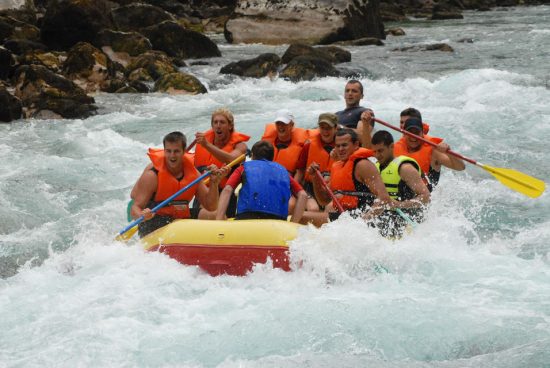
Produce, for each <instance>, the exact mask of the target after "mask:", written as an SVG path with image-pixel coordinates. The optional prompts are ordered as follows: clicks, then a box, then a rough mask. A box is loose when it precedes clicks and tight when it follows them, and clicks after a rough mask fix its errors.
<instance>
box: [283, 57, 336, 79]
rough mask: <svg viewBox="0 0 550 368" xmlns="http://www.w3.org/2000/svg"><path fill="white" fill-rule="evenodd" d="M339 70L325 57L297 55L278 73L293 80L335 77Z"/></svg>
mask: <svg viewBox="0 0 550 368" xmlns="http://www.w3.org/2000/svg"><path fill="white" fill-rule="evenodd" d="M339 74H340V73H339V72H338V71H337V70H336V69H335V68H334V66H333V65H332V64H331V63H330V62H329V61H327V60H326V59H322V58H317V57H313V56H307V55H306V56H298V57H295V58H294V59H292V60H291V61H290V62H289V63H288V65H287V66H286V67H285V68H284V69H283V71H282V72H281V73H280V74H279V76H280V77H281V78H286V79H289V80H291V81H293V82H298V81H301V80H312V79H314V78H317V77H337V76H339Z"/></svg>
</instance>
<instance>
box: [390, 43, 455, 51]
mask: <svg viewBox="0 0 550 368" xmlns="http://www.w3.org/2000/svg"><path fill="white" fill-rule="evenodd" d="M392 51H445V52H453V51H454V49H453V48H452V47H451V46H449V45H448V44H446V43H433V44H429V45H413V46H405V47H399V48H395V49H393V50H392Z"/></svg>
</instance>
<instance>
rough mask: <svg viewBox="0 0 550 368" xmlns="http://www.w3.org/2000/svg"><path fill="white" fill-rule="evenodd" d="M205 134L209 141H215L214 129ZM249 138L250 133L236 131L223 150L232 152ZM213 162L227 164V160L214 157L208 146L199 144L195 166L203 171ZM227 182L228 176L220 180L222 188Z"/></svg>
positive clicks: (220, 165)
mask: <svg viewBox="0 0 550 368" xmlns="http://www.w3.org/2000/svg"><path fill="white" fill-rule="evenodd" d="M204 135H205V137H206V140H207V141H208V142H210V143H214V136H215V133H214V131H213V130H212V129H210V130H208V131H207V132H206V133H204ZM249 139H250V136H249V135H246V134H243V133H239V132H235V131H234V132H232V133H231V137H230V138H229V141H228V142H227V144H226V145H225V146H223V147H222V150H223V151H225V152H232V151H233V150H234V149H235V146H236V145H237V144H239V143H241V142H248V140H249ZM212 164H214V165H216V166H217V167H222V166H224V165H225V162H221V161H220V160H218V159H217V158H216V157H214V155H212V154H211V153H210V152H209V151H208V150H207V149H206V148H204V147H203V146H201V145H200V144H199V145H197V148H196V149H195V167H196V168H197V169H198V170H199V171H200V172H203V171H205V170H206V167H207V166H209V165H212ZM226 182H227V178H223V179H222V180H221V181H220V188H223V187H225V183H226Z"/></svg>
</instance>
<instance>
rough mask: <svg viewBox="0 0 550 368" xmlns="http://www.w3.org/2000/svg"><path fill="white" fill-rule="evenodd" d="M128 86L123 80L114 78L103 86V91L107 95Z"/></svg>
mask: <svg viewBox="0 0 550 368" xmlns="http://www.w3.org/2000/svg"><path fill="white" fill-rule="evenodd" d="M127 86H128V84H127V83H126V81H125V80H124V79H122V78H112V79H108V80H106V81H105V82H103V83H102V85H101V91H102V92H107V93H116V91H118V90H119V89H121V88H125V87H127Z"/></svg>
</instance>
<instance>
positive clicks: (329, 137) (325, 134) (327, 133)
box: [319, 122, 336, 143]
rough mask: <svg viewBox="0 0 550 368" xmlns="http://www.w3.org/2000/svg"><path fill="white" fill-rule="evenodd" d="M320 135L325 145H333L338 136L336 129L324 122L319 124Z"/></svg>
mask: <svg viewBox="0 0 550 368" xmlns="http://www.w3.org/2000/svg"><path fill="white" fill-rule="evenodd" d="M319 133H320V135H321V141H322V142H323V143H332V142H334V136H335V135H336V127H333V126H332V125H330V124H327V123H324V122H322V123H319Z"/></svg>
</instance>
